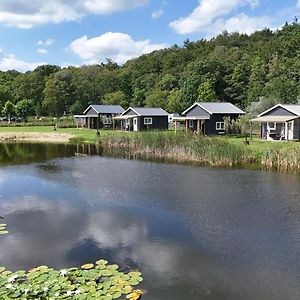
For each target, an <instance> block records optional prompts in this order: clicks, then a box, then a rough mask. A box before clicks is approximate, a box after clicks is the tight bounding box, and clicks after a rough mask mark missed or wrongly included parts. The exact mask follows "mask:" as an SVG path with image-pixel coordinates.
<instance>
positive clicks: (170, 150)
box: [102, 131, 300, 172]
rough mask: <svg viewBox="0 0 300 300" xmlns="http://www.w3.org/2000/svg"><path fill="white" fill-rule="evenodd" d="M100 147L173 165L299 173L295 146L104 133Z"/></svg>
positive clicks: (160, 134)
mask: <svg viewBox="0 0 300 300" xmlns="http://www.w3.org/2000/svg"><path fill="white" fill-rule="evenodd" d="M102 142H103V146H104V147H105V148H108V149H111V151H119V152H120V153H121V152H123V153H124V152H127V153H131V154H133V155H138V156H142V157H153V158H163V159H167V160H170V161H176V162H195V163H200V164H205V165H211V166H249V165H256V166H261V167H263V168H267V169H277V170H280V171H283V170H286V171H297V172H298V171H300V144H299V147H297V146H295V147H292V148H291V147H286V148H284V147H282V148H278V147H275V145H274V146H273V145H272V144H270V143H266V144H265V145H266V147H265V148H253V147H249V146H247V145H245V144H244V143H243V141H242V140H241V139H240V140H239V142H238V143H237V142H236V141H233V139H229V138H224V137H203V136H199V135H196V134H193V133H185V132H178V133H177V134H175V133H174V132H168V131H165V132H164V131H157V132H139V133H135V134H128V135H126V134H123V135H115V134H108V135H106V136H104V137H103V139H102Z"/></svg>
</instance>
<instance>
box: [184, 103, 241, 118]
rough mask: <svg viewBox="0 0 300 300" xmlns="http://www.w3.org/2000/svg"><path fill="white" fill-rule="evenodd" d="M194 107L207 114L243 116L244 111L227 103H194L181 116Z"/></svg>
mask: <svg viewBox="0 0 300 300" xmlns="http://www.w3.org/2000/svg"><path fill="white" fill-rule="evenodd" d="M195 106H199V107H201V108H202V109H204V110H205V111H207V112H208V113H209V114H211V115H212V114H245V112H244V111H242V110H241V109H239V108H238V107H236V106H235V105H233V104H232V103H229V102H195V103H194V104H193V105H192V106H190V107H189V108H188V109H186V110H185V111H184V112H183V113H182V114H183V115H185V114H186V113H187V112H188V111H190V110H191V109H193V108H194V107H195Z"/></svg>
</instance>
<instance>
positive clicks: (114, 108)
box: [83, 104, 124, 114]
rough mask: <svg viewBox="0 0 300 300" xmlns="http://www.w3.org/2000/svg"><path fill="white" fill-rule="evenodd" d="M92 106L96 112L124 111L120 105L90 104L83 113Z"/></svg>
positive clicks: (111, 112) (114, 112) (113, 112)
mask: <svg viewBox="0 0 300 300" xmlns="http://www.w3.org/2000/svg"><path fill="white" fill-rule="evenodd" d="M90 108H92V109H93V110H94V111H95V112H96V113H97V114H121V113H123V112H124V109H123V108H122V107H121V106H120V105H98V104H91V105H90V106H89V107H88V108H87V109H86V110H85V111H84V112H83V114H86V113H87V111H88V110H89V109H90Z"/></svg>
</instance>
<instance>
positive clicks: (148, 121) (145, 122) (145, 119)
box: [144, 118, 152, 125]
mask: <svg viewBox="0 0 300 300" xmlns="http://www.w3.org/2000/svg"><path fill="white" fill-rule="evenodd" d="M144 124H145V125H152V118H144Z"/></svg>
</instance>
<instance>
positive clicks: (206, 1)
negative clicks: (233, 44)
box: [170, 0, 271, 34]
mask: <svg viewBox="0 0 300 300" xmlns="http://www.w3.org/2000/svg"><path fill="white" fill-rule="evenodd" d="M259 3H260V0H227V1H214V0H200V1H199V5H198V6H197V7H196V8H195V9H194V11H193V12H192V13H191V14H190V15H188V16H187V17H183V18H180V19H178V20H175V21H173V22H171V23H170V27H171V28H172V29H173V30H174V31H176V32H177V33H179V34H188V33H195V32H205V33H208V34H217V33H220V32H222V31H223V30H225V29H227V30H228V31H229V32H232V31H239V32H243V33H251V32H253V31H255V30H258V29H261V28H263V27H265V26H269V25H270V23H271V20H270V18H268V17H265V16H263V17H250V16H247V15H246V14H237V15H235V16H233V17H231V18H229V19H223V18H224V17H226V16H228V15H229V14H232V13H234V12H235V11H236V10H237V9H238V8H240V7H242V6H250V7H251V8H252V9H254V8H255V7H257V6H258V5H259ZM239 18H241V19H239ZM255 22H257V23H256V24H255Z"/></svg>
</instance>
